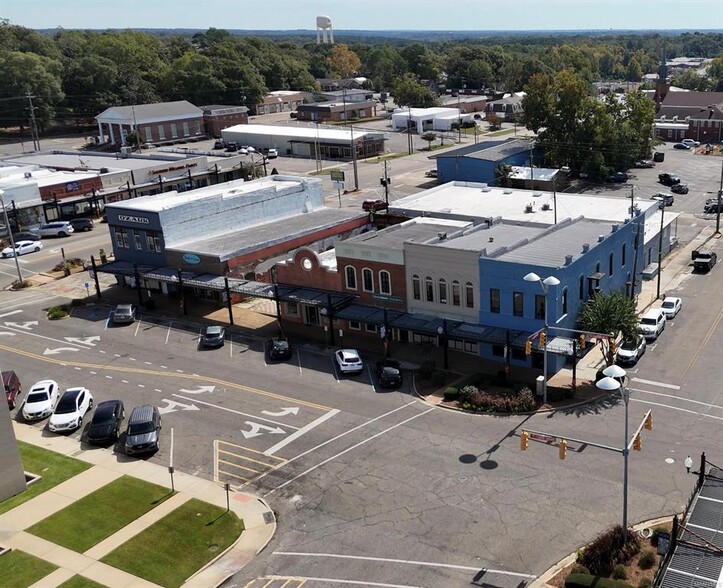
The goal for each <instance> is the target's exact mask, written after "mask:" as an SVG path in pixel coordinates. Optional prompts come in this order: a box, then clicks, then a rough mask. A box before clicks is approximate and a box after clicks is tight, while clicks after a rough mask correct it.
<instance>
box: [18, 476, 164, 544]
mask: <svg viewBox="0 0 723 588" xmlns="http://www.w3.org/2000/svg"><path fill="white" fill-rule="evenodd" d="M171 495H172V493H171V491H170V490H169V489H168V488H164V487H162V486H157V485H156V484H150V483H148V482H144V481H143V480H139V479H138V478H133V477H132V476H123V477H121V478H118V479H117V480H114V481H113V482H111V483H110V484H106V485H105V486H103V487H102V488H99V489H98V490H96V491H95V492H92V493H90V494H88V496H86V497H84V498H81V499H80V500H76V501H75V502H74V503H73V504H71V505H69V506H66V507H65V508H64V509H63V510H60V511H58V512H56V513H55V514H54V515H51V516H49V517H47V518H45V519H43V520H42V521H40V522H39V523H36V524H35V525H33V526H32V527H30V528H29V529H28V530H27V531H28V533H32V534H33V535H37V536H38V537H42V538H43V539H47V540H48V541H51V542H52V543H56V544H58V545H62V546H63V547H67V548H68V549H72V550H74V551H77V552H79V553H83V552H84V551H87V550H88V549H90V548H91V547H93V545H96V544H97V543H100V542H101V541H103V539H106V538H107V537H110V536H111V535H112V534H113V533H115V532H116V531H118V530H120V529H122V528H123V527H125V526H126V525H127V524H128V523H130V522H132V521H134V520H136V519H137V518H138V517H140V516H141V515H143V514H145V513H147V512H148V511H149V510H151V509H152V508H154V507H156V506H158V505H159V504H160V503H161V502H163V501H164V500H166V499H167V498H169V497H170V496H171Z"/></svg>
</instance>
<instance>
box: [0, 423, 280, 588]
mask: <svg viewBox="0 0 723 588" xmlns="http://www.w3.org/2000/svg"><path fill="white" fill-rule="evenodd" d="M13 426H14V429H15V435H16V437H17V439H18V440H20V441H24V442H26V443H30V444H32V445H36V446H38V447H42V448H44V449H49V450H51V451H55V452H57V453H61V454H63V455H66V456H69V457H73V458H75V459H79V460H81V461H85V462H87V463H90V464H92V467H91V468H89V469H88V470H86V471H84V472H81V473H80V474H78V475H76V476H74V477H73V478H70V479H69V480H66V481H65V482H63V483H61V484H58V485H57V486H55V487H54V488H51V489H50V490H48V491H46V492H44V493H43V494H41V495H39V496H37V497H35V498H33V499H31V500H28V501H27V502H25V503H23V504H21V505H19V506H17V507H15V508H14V509H12V510H10V511H8V512H7V513H5V514H3V515H0V545H2V546H4V547H9V548H12V549H19V550H21V551H24V552H26V553H29V554H31V555H34V556H36V557H39V558H41V559H43V560H45V561H48V562H50V563H52V564H54V565H56V566H58V568H59V569H58V570H56V571H54V572H53V573H51V574H49V575H48V576H46V577H45V578H43V579H42V580H40V581H38V582H37V583H36V584H35V586H38V587H40V586H42V588H54V587H55V586H58V585H60V584H62V583H63V582H65V581H66V580H67V579H69V578H70V577H72V576H73V575H75V574H80V575H82V576H84V577H86V578H89V579H91V580H94V581H96V582H98V583H100V584H103V585H105V586H108V587H109V588H127V587H131V586H132V587H134V588H135V587H139V588H150V587H153V586H156V585H155V584H153V583H151V582H148V581H146V580H143V579H142V578H138V577H136V576H133V575H131V574H128V573H126V572H123V571H122V570H119V569H117V568H114V567H111V566H109V565H107V564H104V563H101V562H100V561H99V560H100V559H101V558H102V557H104V556H105V555H107V554H108V553H110V552H111V551H112V550H113V549H115V548H116V547H118V546H119V545H121V544H123V543H125V542H126V541H129V540H131V539H132V538H133V537H135V536H136V535H137V534H138V533H140V532H141V531H143V530H145V529H147V528H148V527H150V526H151V525H153V524H154V523H156V522H157V521H159V520H160V519H162V518H163V517H165V516H166V515H167V514H169V513H170V512H172V511H173V510H175V509H176V508H178V507H179V506H181V505H182V504H183V503H185V502H186V501H188V500H190V499H191V498H197V499H198V500H202V501H204V502H208V503H210V504H213V505H216V506H219V507H221V508H226V492H225V489H224V487H223V486H220V485H219V484H216V483H214V482H211V481H209V480H205V479H202V478H198V477H195V476H191V475H188V474H184V473H182V472H175V473H174V486H175V489H176V492H177V494H176V495H174V496H173V497H171V498H169V499H168V500H166V501H164V502H163V503H161V504H159V505H158V506H157V507H155V508H154V509H152V510H151V511H149V512H147V513H146V514H144V515H142V516H141V517H139V518H138V519H136V520H135V521H133V522H132V523H130V524H128V525H126V526H125V527H124V528H122V529H120V530H119V531H118V532H116V533H114V534H113V535H111V536H110V537H108V538H106V539H104V540H103V541H101V542H100V543H98V544H97V545H94V546H93V547H91V548H90V549H88V550H87V551H86V552H85V553H82V554H81V553H77V552H75V551H72V550H70V549H66V548H64V547H61V546H59V545H56V544H54V543H51V542H49V541H46V540H45V539H41V538H40V537H36V536H34V535H31V534H30V533H27V532H26V529H28V528H29V527H31V526H32V525H34V524H35V523H37V522H39V521H41V520H43V519H45V518H46V517H48V516H50V515H52V514H54V513H56V512H58V511H59V510H62V509H63V508H65V507H66V506H68V505H70V504H72V503H73V502H75V501H76V500H79V499H81V498H83V497H85V496H87V495H88V494H90V493H91V492H94V491H95V490H97V489H99V488H102V487H103V486H105V485H106V484H108V483H110V482H112V481H113V480H116V479H118V478H119V477H121V476H123V475H128V476H134V477H136V478H140V479H142V480H145V481H147V482H151V483H153V484H158V485H160V486H165V487H167V488H169V489H170V487H171V480H170V476H169V473H168V471H167V469H166V468H164V467H162V466H159V465H156V464H153V463H150V462H147V461H142V460H134V461H119V460H118V458H117V456H116V455H115V454H114V453H113V451H112V450H110V449H107V450H106V449H100V450H96V451H86V452H79V451H78V442H77V441H76V440H74V439H71V438H68V437H64V436H60V435H56V436H43V434H42V430H40V429H36V428H35V427H31V426H28V425H24V424H22V423H17V422H15V423H13ZM229 498H230V500H229V503H230V509H231V510H232V511H233V512H234V513H235V514H236V515H237V516H238V517H239V518H240V519H242V520H243V522H244V527H245V530H244V532H243V533H242V534H241V537H240V538H239V540H238V541H237V542H236V543H235V544H234V545H232V546H231V547H230V548H229V549H228V550H226V551H225V552H224V553H222V554H220V555H219V556H218V557H217V558H216V559H215V560H213V561H212V562H210V563H209V564H208V565H207V566H206V567H205V568H203V569H202V570H200V571H199V572H197V573H196V574H195V575H194V576H192V577H191V578H189V579H188V580H187V581H186V583H185V584H184V585H183V588H207V587H210V586H218V585H219V584H221V583H222V582H223V581H224V580H226V579H227V578H228V577H229V576H231V575H232V574H234V573H236V572H238V571H239V570H240V569H241V568H243V566H244V565H245V564H246V563H247V562H249V561H250V560H251V559H252V558H253V557H254V556H255V555H256V554H257V553H259V552H260V551H261V550H262V549H263V548H264V547H265V546H266V544H267V543H268V542H269V541H270V540H271V538H272V537H273V535H274V533H275V531H276V520H275V518H274V515H273V512H272V511H271V508H270V507H269V506H268V504H267V503H266V502H264V501H263V500H261V499H260V498H258V497H256V496H253V495H251V494H246V493H240V492H234V493H232V494H230V495H229Z"/></svg>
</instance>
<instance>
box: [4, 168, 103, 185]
mask: <svg viewBox="0 0 723 588" xmlns="http://www.w3.org/2000/svg"><path fill="white" fill-rule="evenodd" d="M0 169H3V168H0ZM8 171H11V172H13V173H7V174H1V175H0V184H2V185H4V186H6V187H10V186H22V185H24V184H37V186H38V187H39V188H43V187H45V186H55V185H57V184H64V183H65V184H67V183H70V182H80V181H82V180H88V179H91V178H97V177H98V173H97V172H71V171H55V170H51V169H42V168H41V169H30V168H28V167H24V168H21V167H15V166H11V167H10V168H8ZM26 173H29V174H30V177H26V176H25V174H26Z"/></svg>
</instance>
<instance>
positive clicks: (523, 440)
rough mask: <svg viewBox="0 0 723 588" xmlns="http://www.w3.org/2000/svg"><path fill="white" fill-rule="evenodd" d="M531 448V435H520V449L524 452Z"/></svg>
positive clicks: (525, 432)
mask: <svg viewBox="0 0 723 588" xmlns="http://www.w3.org/2000/svg"><path fill="white" fill-rule="evenodd" d="M529 446H530V434H529V433H528V432H527V431H522V433H520V449H521V450H522V451H524V450H525V449H527V448H528V447H529Z"/></svg>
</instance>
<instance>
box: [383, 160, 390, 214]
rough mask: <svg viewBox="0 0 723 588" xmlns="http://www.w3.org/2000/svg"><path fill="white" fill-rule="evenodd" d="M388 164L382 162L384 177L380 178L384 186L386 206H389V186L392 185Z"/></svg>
mask: <svg viewBox="0 0 723 588" xmlns="http://www.w3.org/2000/svg"><path fill="white" fill-rule="evenodd" d="M387 164H388V162H387V161H386V160H385V161H384V177H383V178H382V186H384V202H386V203H387V206H389V184H391V183H392V180H391V178H390V177H389V170H388V166H387Z"/></svg>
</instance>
